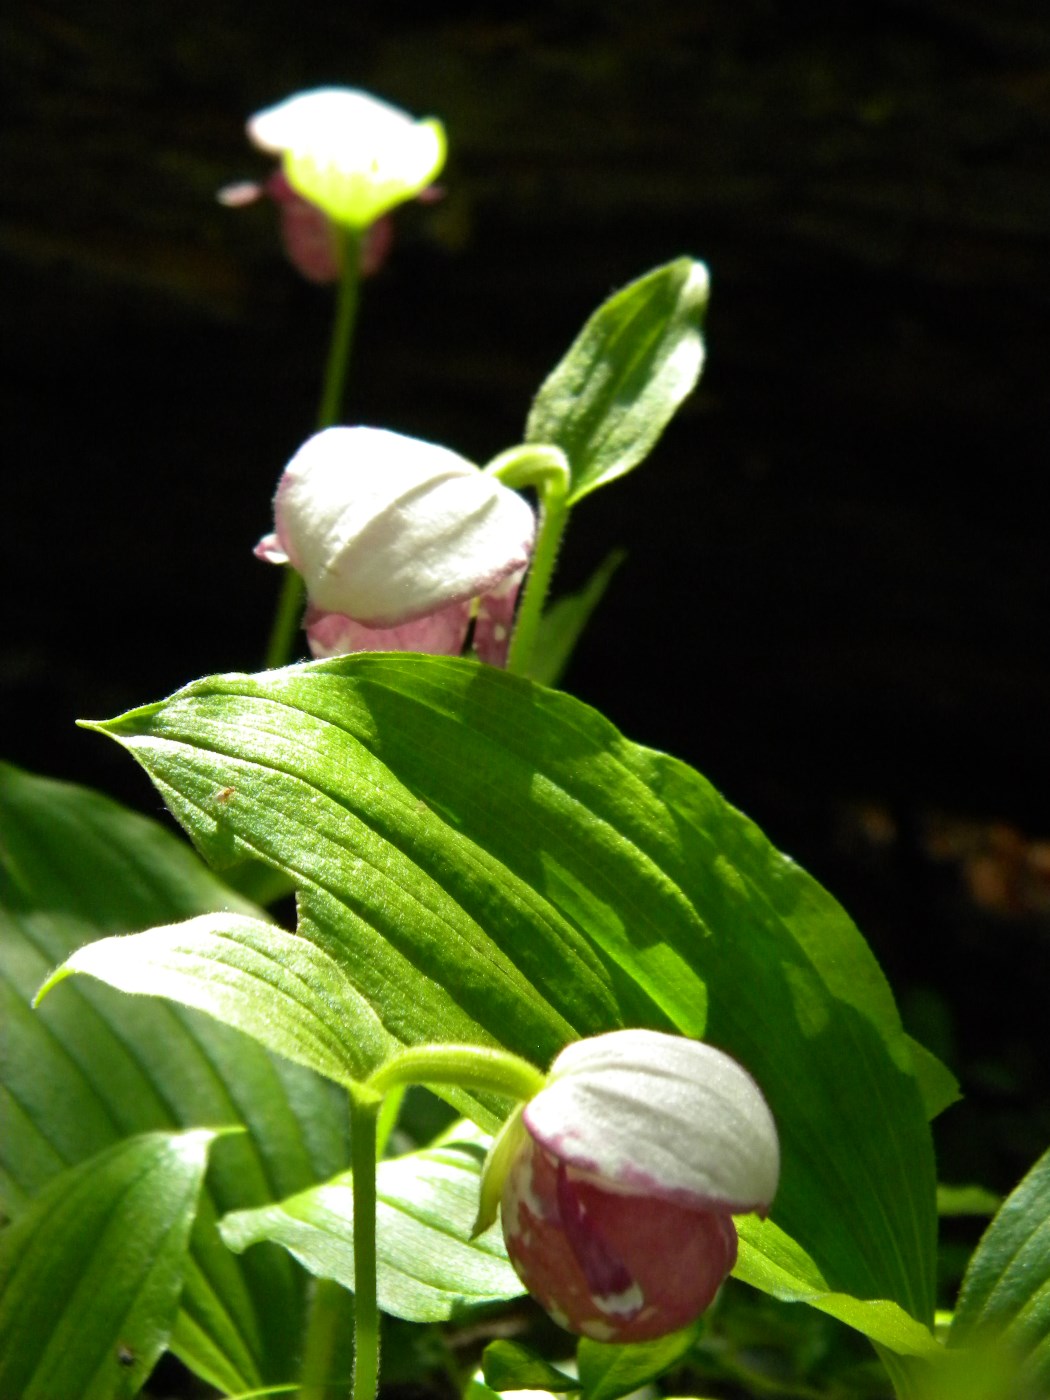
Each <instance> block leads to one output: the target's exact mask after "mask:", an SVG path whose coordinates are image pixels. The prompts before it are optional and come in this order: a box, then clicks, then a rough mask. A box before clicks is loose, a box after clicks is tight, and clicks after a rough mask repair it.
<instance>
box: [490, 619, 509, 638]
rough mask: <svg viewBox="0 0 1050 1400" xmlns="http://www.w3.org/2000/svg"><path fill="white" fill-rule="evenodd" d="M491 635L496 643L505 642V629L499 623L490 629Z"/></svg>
mask: <svg viewBox="0 0 1050 1400" xmlns="http://www.w3.org/2000/svg"><path fill="white" fill-rule="evenodd" d="M492 635H493V637H495V639H496V641H497V642H505V641H506V640H507V629H506V628H505V627H504V626H503V624H502V623H501V622H497V623H496V625H495V627H493V629H492Z"/></svg>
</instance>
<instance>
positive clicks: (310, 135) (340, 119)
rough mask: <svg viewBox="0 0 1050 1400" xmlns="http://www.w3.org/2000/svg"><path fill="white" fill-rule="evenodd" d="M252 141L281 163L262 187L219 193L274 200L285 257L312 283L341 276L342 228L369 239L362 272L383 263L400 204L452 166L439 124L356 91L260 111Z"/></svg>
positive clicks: (325, 93) (318, 94)
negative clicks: (392, 217) (339, 234)
mask: <svg viewBox="0 0 1050 1400" xmlns="http://www.w3.org/2000/svg"><path fill="white" fill-rule="evenodd" d="M248 135H249V138H250V139H251V140H252V142H253V143H254V144H255V145H256V146H258V147H259V148H260V149H261V150H264V151H267V152H269V153H271V154H273V155H278V156H280V157H281V168H280V169H279V170H277V171H275V172H274V174H273V175H271V176H270V178H269V179H268V180H266V181H265V182H264V183H263V184H256V183H252V182H243V183H239V184H233V185H227V186H226V187H225V188H224V189H222V190H220V191H219V200H220V202H221V203H223V204H226V205H229V206H231V207H239V206H241V205H245V204H250V203H253V202H254V201H255V200H257V199H260V198H262V197H264V196H265V197H268V198H270V199H272V200H273V201H274V203H275V204H276V205H277V207H278V210H279V213H280V220H281V238H282V241H283V243H284V247H285V251H286V252H287V254H288V256H289V258H290V259H291V261H292V262H293V263H294V265H295V266H296V268H297V269H298V270H299V271H300V272H301V273H302V274H303V276H304V277H307V278H309V279H310V281H313V282H334V281H336V280H337V279H338V277H339V273H340V248H339V240H338V238H337V236H336V226H342V227H344V228H348V229H353V230H355V231H356V232H358V233H360V234H363V235H365V238H364V245H363V249H362V266H361V271H362V273H364V274H365V275H367V274H368V273H369V272H372V271H375V269H376V268H377V267H378V266H379V265H380V263H381V262H382V261H383V258H384V257H385V255H386V252H387V250H388V248H389V245H390V240H391V237H392V226H391V224H390V221H389V219H388V218H387V217H386V215H387V214H388V213H389V211H390V210H391V209H393V208H394V207H395V206H396V205H398V204H402V203H404V202H405V201H406V200H409V199H414V198H416V196H419V195H422V196H424V197H425V195H426V193H427V191H428V189H429V188H430V186H431V181H432V180H433V179H434V177H435V176H436V175H437V173H438V171H439V170H440V169H441V167H442V165H443V164H444V161H445V133H444V129H443V127H442V126H441V123H440V122H438V121H436V120H435V119H434V118H428V119H426V120H424V121H415V120H414V119H413V118H412V117H410V116H409V115H408V114H407V113H406V112H403V111H401V110H400V108H398V107H393V106H391V105H390V104H389V103H387V102H382V101H380V99H379V98H377V97H371V96H369V94H368V93H364V92H358V91H356V90H355V89H353V88H315V89H313V90H312V91H310V92H301V93H298V94H296V96H294V97H290V98H288V99H286V100H285V101H284V102H279V103H277V104H276V105H275V106H273V107H267V108H266V109H265V110H264V111H262V112H257V113H256V114H255V115H254V116H253V117H252V118H251V119H250V120H249V122H248Z"/></svg>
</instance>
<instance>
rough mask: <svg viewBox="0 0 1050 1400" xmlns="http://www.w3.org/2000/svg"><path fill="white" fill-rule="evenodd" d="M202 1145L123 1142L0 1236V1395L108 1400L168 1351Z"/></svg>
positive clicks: (54, 1188)
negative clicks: (64, 1396)
mask: <svg viewBox="0 0 1050 1400" xmlns="http://www.w3.org/2000/svg"><path fill="white" fill-rule="evenodd" d="M214 1136H215V1135H214V1133H210V1132H204V1131H201V1130H198V1131H195V1132H189V1133H182V1134H178V1135H173V1134H168V1133H149V1134H144V1135H142V1136H139V1137H132V1138H127V1139H125V1140H124V1141H123V1142H118V1143H117V1144H116V1145H115V1146H113V1147H110V1148H107V1149H105V1150H104V1151H102V1152H99V1153H98V1154H96V1155H95V1156H94V1157H89V1158H87V1159H86V1160H85V1161H83V1162H81V1163H80V1164H79V1165H78V1166H76V1167H70V1168H69V1169H68V1170H67V1171H64V1172H60V1173H59V1174H58V1175H57V1176H55V1177H53V1178H52V1180H51V1181H49V1182H48V1184H47V1185H46V1186H45V1187H44V1188H43V1190H42V1191H40V1192H39V1194H38V1195H37V1196H35V1197H34V1199H33V1200H32V1201H31V1202H30V1203H29V1205H28V1206H27V1208H26V1209H25V1210H24V1211H22V1212H21V1213H20V1214H19V1217H18V1219H17V1220H16V1221H14V1223H13V1224H11V1225H9V1226H8V1227H7V1228H6V1230H4V1231H3V1233H2V1234H0V1395H9V1396H12V1397H14V1396H19V1397H21V1400H55V1397H57V1396H61V1395H69V1396H73V1395H75V1396H78V1397H83V1400H118V1397H124V1396H129V1395H133V1394H134V1393H135V1392H136V1390H137V1389H138V1388H139V1386H140V1385H141V1384H142V1382H143V1381H144V1380H145V1378H146V1377H147V1376H148V1375H149V1373H150V1371H151V1370H152V1369H153V1366H154V1364H155V1363H156V1361H157V1358H158V1357H159V1356H160V1354H161V1352H162V1351H163V1350H164V1349H165V1347H166V1346H167V1345H168V1344H169V1341H170V1338H171V1332H172V1326H173V1324H174V1321H175V1315H176V1313H177V1312H178V1307H179V1296H180V1294H181V1293H182V1287H183V1280H184V1275H185V1271H186V1263H187V1246H188V1243H189V1238H190V1231H191V1229H192V1226H193V1222H194V1219H195V1216H196V1213H197V1197H198V1193H199V1191H200V1186H201V1181H202V1179H203V1176H204V1169H205V1166H206V1164H207V1156H208V1147H209V1145H210V1143H211V1141H212V1139H213V1138H214Z"/></svg>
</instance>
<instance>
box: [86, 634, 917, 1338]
mask: <svg viewBox="0 0 1050 1400" xmlns="http://www.w3.org/2000/svg"><path fill="white" fill-rule="evenodd" d="M100 728H102V729H104V731H105V732H108V733H110V734H112V735H113V737H114V738H117V739H118V740H119V741H120V742H121V743H123V744H125V745H126V746H127V747H128V748H129V749H130V750H131V752H132V753H133V754H134V755H135V756H136V757H137V758H138V759H139V761H140V762H142V764H143V765H144V766H145V767H146V769H147V770H148V771H149V772H150V773H151V775H152V776H153V777H154V779H155V781H156V782H157V784H158V786H159V787H160V789H161V791H162V792H163V793H164V795H165V797H166V799H167V800H168V801H169V803H170V805H171V807H172V810H173V811H174V812H175V814H176V815H177V817H178V818H179V820H180V821H182V822H183V823H184V825H185V826H186V827H187V830H188V831H189V832H190V834H191V835H192V837H193V839H194V840H195V841H196V842H197V844H198V845H199V846H200V848H201V849H202V850H203V851H204V852H205V854H207V855H208V856H209V858H211V859H212V860H215V861H217V862H221V861H223V860H238V859H242V858H244V857H245V856H253V857H255V858H257V859H261V860H264V861H266V862H268V863H270V864H272V865H274V866H275V867H278V868H280V869H283V870H285V871H287V873H289V875H290V876H291V877H292V878H293V879H294V880H295V883H296V885H297V888H298V891H299V894H298V900H299V909H300V923H299V930H298V932H299V934H300V936H302V937H306V938H309V939H311V940H313V941H314V942H316V943H317V944H318V946H319V947H321V948H322V949H323V950H324V951H325V952H326V953H327V954H328V955H329V956H330V957H332V958H333V959H334V960H336V961H338V962H340V963H341V965H342V967H343V969H344V971H345V972H346V975H347V976H348V978H349V979H350V980H351V981H352V982H353V983H354V984H355V986H356V987H357V988H358V990H359V991H360V992H361V993H362V995H364V996H365V997H366V998H367V1000H368V1001H369V1003H370V1004H371V1005H372V1007H373V1008H374V1009H375V1011H376V1012H377V1014H378V1015H379V1017H380V1018H381V1020H382V1022H383V1024H384V1026H385V1028H386V1030H387V1031H388V1032H389V1033H390V1034H391V1035H393V1036H394V1037H396V1038H397V1039H398V1040H401V1041H404V1042H406V1043H415V1042H419V1041H424V1040H433V1039H438V1040H452V1041H470V1042H474V1043H493V1042H495V1043H499V1044H503V1045H505V1046H506V1047H507V1048H508V1049H510V1050H513V1051H516V1052H517V1053H519V1054H522V1055H524V1056H525V1057H526V1058H528V1059H530V1060H532V1061H533V1062H534V1063H536V1064H540V1065H542V1064H545V1063H548V1062H549V1061H550V1060H551V1059H552V1058H553V1056H554V1054H555V1053H556V1051H557V1050H558V1049H560V1048H561V1046H562V1045H563V1044H564V1043H565V1042H566V1041H567V1040H568V1039H570V1038H571V1037H572V1036H574V1035H589V1034H595V1033H599V1032H602V1031H607V1030H611V1029H614V1028H615V1027H617V1026H620V1025H640V1026H645V1025H648V1026H652V1027H654V1028H656V1029H665V1030H667V1029H675V1028H677V1029H678V1030H680V1031H681V1032H683V1033H685V1034H688V1035H698V1036H705V1037H706V1038H707V1039H709V1040H710V1041H711V1042H712V1043H713V1044H715V1045H717V1046H719V1047H720V1048H722V1049H725V1050H727V1051H728V1052H730V1053H731V1054H733V1055H735V1056H736V1057H737V1058H738V1059H739V1060H740V1061H741V1062H742V1063H743V1064H744V1065H745V1066H746V1067H747V1068H748V1069H749V1070H750V1071H751V1072H752V1073H753V1074H754V1075H755V1077H756V1079H757V1080H758V1082H759V1083H760V1085H761V1086H762V1089H763V1091H764V1093H765V1094H766V1097H767V1098H768V1100H769V1102H770V1105H771V1107H772V1109H773V1112H774V1115H775V1117H776V1119H777V1123H778V1126H779V1129H780V1135H781V1143H782V1147H783V1174H782V1180H781V1186H780V1191H779V1194H778V1196H777V1200H776V1202H775V1204H774V1209H773V1217H774V1219H775V1220H776V1221H777V1224H778V1225H779V1226H780V1227H781V1229H783V1230H784V1231H785V1232H786V1233H787V1234H788V1235H789V1236H791V1237H793V1238H795V1239H797V1240H798V1241H799V1242H800V1244H802V1245H803V1246H804V1248H805V1251H806V1252H807V1254H808V1255H809V1256H810V1257H811V1258H812V1260H813V1261H814V1262H815V1264H816V1266H817V1267H818V1269H819V1271H820V1276H821V1278H822V1279H824V1280H825V1285H826V1288H827V1289H828V1290H829V1291H831V1292H834V1293H843V1294H851V1295H854V1296H856V1297H858V1298H862V1299H868V1300H874V1302H875V1303H878V1302H879V1301H882V1300H885V1301H887V1302H891V1303H897V1304H899V1305H900V1307H901V1308H903V1309H904V1310H905V1311H906V1312H909V1313H911V1314H912V1315H913V1316H914V1317H915V1318H917V1319H919V1320H920V1321H922V1322H924V1321H926V1320H927V1319H929V1320H932V1314H933V1296H932V1295H933V1266H934V1239H935V1232H936V1216H935V1209H934V1175H933V1157H932V1147H931V1142H930V1134H929V1128H928V1124H927V1122H926V1114H925V1111H924V1103H923V1097H922V1094H921V1092H920V1087H919V1083H918V1080H917V1078H916V1073H915V1068H914V1060H913V1053H912V1047H911V1044H910V1043H909V1041H908V1039H907V1037H906V1036H905V1035H904V1032H903V1030H902V1028H901V1025H900V1021H899V1018H898V1015H897V1011H896V1008H895V1006H894V1003H893V999H892V996H891V994H890V991H889V988H888V986H887V985H886V982H885V980H884V979H883V977H882V974H881V972H880V970H879V968H878V966H877V964H876V962H875V960H874V958H873V957H872V954H871V952H870V949H869V948H868V946H867V944H866V943H865V942H864V940H863V939H862V938H861V937H860V935H859V933H858V932H857V930H856V928H855V927H854V926H853V924H852V923H851V921H850V920H849V918H848V917H847V916H846V914H845V913H844V912H843V911H842V909H841V908H840V907H839V906H838V904H836V902H835V901H834V900H833V899H832V898H831V897H830V896H829V895H828V894H827V893H826V892H825V891H824V890H823V889H821V887H820V886H819V885H818V884H817V883H816V882H815V881H814V880H812V879H811V878H810V877H809V876H808V875H806V874H805V872H804V871H802V870H801V869H799V867H798V866H797V865H795V864H794V863H793V862H792V861H790V860H789V859H787V858H786V857H784V856H782V855H781V854H779V853H778V852H777V851H776V850H774V849H773V847H771V846H770V844H769V843H768V841H766V839H765V838H764V837H763V835H762V834H761V832H759V831H758V829H757V828H756V827H755V826H754V825H753V824H752V823H751V822H749V821H748V820H747V819H746V818H745V817H743V816H742V815H741V814H740V813H739V812H737V811H735V810H734V809H733V808H732V807H730V806H729V805H728V804H727V803H726V802H725V801H724V799H723V798H721V797H720V795H719V794H718V793H717V792H715V791H714V789H712V788H711V786H710V784H708V783H707V782H706V781H705V780H704V779H703V778H702V777H701V776H700V775H699V774H698V773H696V772H694V771H693V770H692V769H690V768H689V767H688V766H687V765H685V764H683V763H680V762H678V761H676V760H674V759H672V758H668V757H667V756H665V755H663V754H659V753H654V752H652V751H650V750H647V749H643V748H640V747H638V746H636V745H633V744H631V743H629V742H628V741H627V740H625V739H624V738H623V737H622V736H621V735H620V734H618V733H617V731H616V730H615V729H614V728H613V727H612V726H611V725H610V724H609V723H608V722H607V721H606V720H604V719H603V718H602V716H600V715H599V714H597V713H596V712H595V711H593V710H591V709H588V707H586V706H585V705H582V704H580V703H579V702H578V701H576V700H574V699H572V698H571V697H569V696H565V695H560V694H557V693H555V692H552V691H545V690H543V689H542V688H540V687H536V686H533V685H531V684H529V683H528V682H525V681H521V680H519V679H516V678H514V677H510V676H507V675H505V674H503V673H500V672H497V671H495V670H493V669H491V668H486V667H482V666H477V665H475V664H473V663H470V662H466V661H457V660H450V659H445V658H436V657H418V656H403V655H402V656H377V655H360V656H355V657H349V658H344V659H341V660H339V661H334V662H325V663H319V664H315V665H310V666H302V667H290V668H287V669H285V670H283V671H275V672H267V673H265V674H263V675H261V676H236V675H235V676H220V677H212V678H209V679H207V680H203V681H199V682H196V683H195V684H194V685H192V686H190V687H187V688H186V689H185V690H184V691H182V692H180V693H179V694H177V695H175V696H173V697H171V698H170V699H169V700H166V701H163V702H161V703H159V704H157V705H152V706H149V707H146V708H145V709H142V710H137V711H133V712H132V713H130V714H128V715H125V716H124V717H122V718H121V719H119V720H115V721H112V722H111V723H109V724H107V725H104V726H100ZM226 784H228V785H230V786H233V787H235V788H236V791H237V794H238V801H237V802H236V803H233V802H230V803H227V804H226V805H225V806H224V807H223V809H222V810H221V812H216V809H215V804H214V793H215V790H216V788H217V787H219V786H221V785H226ZM470 1111H471V1112H472V1113H474V1114H476V1116H477V1118H478V1121H480V1122H481V1123H482V1125H483V1126H485V1127H487V1128H491V1127H492V1126H494V1123H495V1121H496V1120H497V1119H498V1117H499V1112H498V1111H497V1112H488V1113H486V1112H484V1111H482V1110H479V1109H478V1108H477V1106H476V1105H475V1106H472V1107H471V1108H470ZM502 1111H503V1112H505V1109H504V1110H502Z"/></svg>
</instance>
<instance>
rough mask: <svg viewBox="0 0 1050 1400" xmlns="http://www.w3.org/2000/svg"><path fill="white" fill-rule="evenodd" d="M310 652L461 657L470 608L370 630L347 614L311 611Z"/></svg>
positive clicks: (457, 605)
mask: <svg viewBox="0 0 1050 1400" xmlns="http://www.w3.org/2000/svg"><path fill="white" fill-rule="evenodd" d="M304 623H305V626H306V636H307V640H308V641H309V643H310V651H311V652H312V653H313V655H314V656H316V657H325V656H346V655H347V654H348V653H349V652H353V651H424V652H429V653H430V654H431V655H433V656H458V655H459V653H460V652H461V651H462V650H463V643H464V642H465V641H466V637H467V627H468V626H469V623H470V604H469V603H453V604H452V605H451V606H450V607H447V608H442V609H440V611H438V612H435V613H431V614H430V615H429V616H428V617H420V618H416V620H415V621H414V622H405V623H402V625H401V626H400V627H366V626H365V625H364V623H363V622H356V621H355V620H354V619H353V618H352V617H347V616H346V615H345V614H344V613H334V612H323V611H321V610H320V609H317V608H308V609H307V612H306V617H305V619H304Z"/></svg>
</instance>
